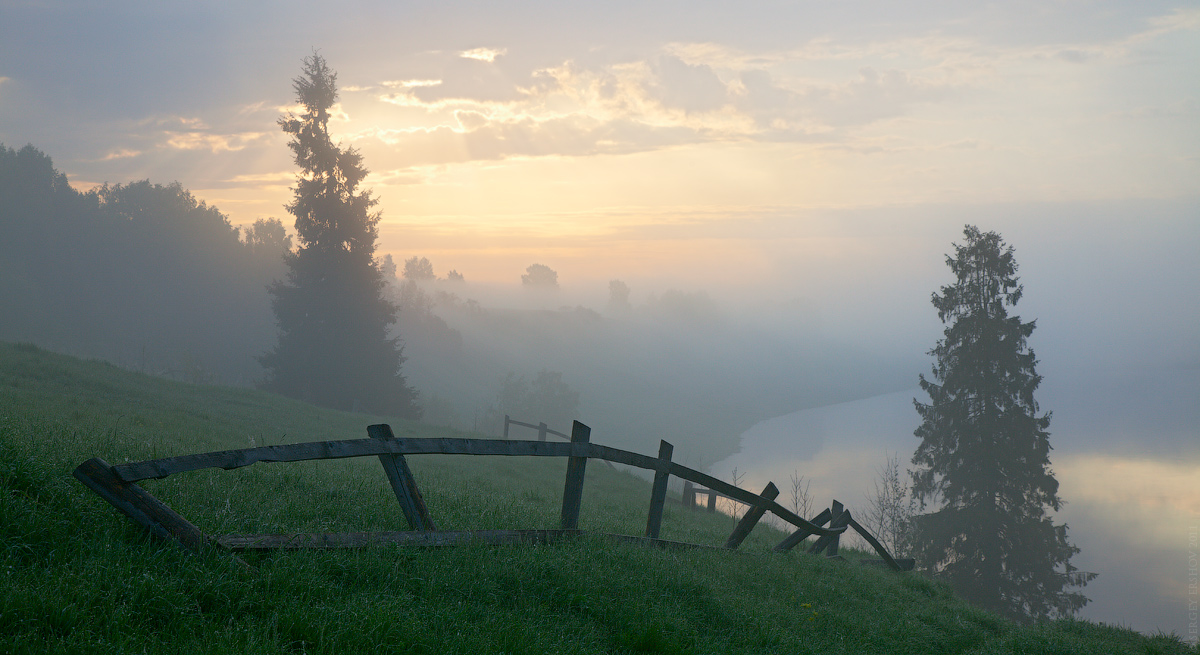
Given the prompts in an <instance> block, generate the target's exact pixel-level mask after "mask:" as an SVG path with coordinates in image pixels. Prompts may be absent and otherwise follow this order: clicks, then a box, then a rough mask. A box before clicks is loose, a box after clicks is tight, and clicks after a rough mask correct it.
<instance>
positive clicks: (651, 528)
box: [646, 441, 675, 539]
mask: <svg viewBox="0 0 1200 655" xmlns="http://www.w3.org/2000/svg"><path fill="white" fill-rule="evenodd" d="M674 450H675V447H674V446H672V445H671V444H669V443H667V442H665V441H659V442H658V470H657V471H655V472H654V487H653V489H651V491H650V515H649V516H647V517H646V536H647V537H650V538H651V539H658V529H659V528H660V527H661V526H662V514H663V504H664V503H665V502H666V500H667V482H668V480H669V478H670V477H671V453H672V452H673V451H674Z"/></svg>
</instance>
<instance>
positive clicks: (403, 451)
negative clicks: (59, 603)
mask: <svg viewBox="0 0 1200 655" xmlns="http://www.w3.org/2000/svg"><path fill="white" fill-rule="evenodd" d="M385 454H395V455H432V454H445V455H507V456H534V457H567V456H570V455H574V454H576V452H575V450H574V449H573V445H572V444H569V443H539V442H537V441H502V440H499V439H450V438H424V439H396V440H394V441H383V440H380V439H346V440H343V441H312V442H306V443H294V444H286V445H280V446H259V447H258V448H243V449H239V450H222V451H216V452H211V453H199V454H195V455H182V456H179V457H166V458H163V459H153V460H148V461H144V462H132V463H129V464H119V465H117V466H114V467H113V471H114V473H116V474H117V476H118V477H120V478H121V479H122V480H124V481H125V482H137V481H139V480H147V479H151V478H165V477H167V476H168V475H174V474H176V473H185V472H188V471H198V470H202V469H209V468H220V469H225V470H230V469H236V468H242V467H244V466H250V465H252V464H258V463H272V462H306V461H311V460H315V459H343V458H347V457H369V456H378V455H385ZM585 454H587V453H586V447H585ZM631 454H634V453H631ZM642 457H645V456H644V455H643V456H642ZM645 459H646V460H647V461H649V462H653V461H655V460H654V458H652V457H645ZM643 468H653V466H648V467H643Z"/></svg>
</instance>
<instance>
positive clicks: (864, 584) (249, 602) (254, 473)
mask: <svg viewBox="0 0 1200 655" xmlns="http://www.w3.org/2000/svg"><path fill="white" fill-rule="evenodd" d="M380 420H384V419H380V418H379V417H370V416H363V415H355V414H348V413H342V412H336V411H332V410H326V409H321V408H315V407H311V406H308V405H303V404H300V403H296V402H294V401H291V400H287V399H283V398H279V397H276V396H272V395H269V394H265V393H260V392H255V391H249V390H245V389H228V388H221V387H205V386H192V385H185V384H180V383H175V382H170V381H166V380H161V379H157V378H151V377H146V376H141V375H137V374H133V373H130V372H127V371H123V370H121V369H118V368H116V367H113V366H110V365H107V364H103V363H99V362H88V361H80V360H77V359H72V358H69V357H65V356H61V355H55V354H53V353H49V352H46V351H42V350H38V349H36V348H33V347H30V346H25V345H16V346H14V345H7V344H0V653H26V652H28V653H35V652H36V653H44V652H50V653H54V652H63V653H90V652H95V653H141V652H150V653H176V652H178V653H188V654H189V655H194V654H197V653H375V652H378V653H408V652H411V653H458V652H461V653H556V652H564V653H575V652H581V653H582V652H594V653H613V652H616V653H640V652H654V653H1014V654H1015V653H1047V654H1049V653H1139V654H1140V653H1196V652H1197V649H1196V648H1194V647H1188V646H1186V645H1184V644H1182V643H1181V642H1180V641H1179V640H1178V639H1176V638H1174V637H1167V636H1159V637H1145V636H1142V635H1139V634H1137V633H1135V632H1132V631H1130V630H1126V629H1122V628H1117V627H1111V626H1104V625H1096V624H1092V623H1088V622H1083V621H1059V622H1053V623H1044V624H1040V625H1035V626H1019V625H1016V624H1013V623H1010V622H1008V621H1005V620H1003V619H1001V618H999V617H997V616H995V615H992V614H989V613H987V612H984V611H981V610H978V609H975V608H972V607H970V606H967V605H965V604H963V603H962V602H960V601H958V600H956V599H955V598H954V597H953V595H952V594H951V593H950V592H949V590H948V589H947V588H946V587H945V586H943V585H941V584H937V583H934V582H932V581H930V580H927V579H925V578H923V577H921V576H919V575H917V574H894V573H891V572H888V571H883V570H877V569H874V568H872V567H863V566H858V565H855V564H850V563H846V562H838V561H828V560H825V559H823V558H820V557H814V556H809V555H805V554H802V553H799V552H794V553H790V554H786V555H785V554H777V553H772V552H770V547H771V546H772V545H773V544H774V543H775V542H776V541H778V539H780V538H781V537H782V535H781V534H780V533H778V532H775V531H773V530H771V529H769V528H768V527H767V526H765V525H760V526H759V528H757V529H756V530H755V532H754V533H753V534H751V536H750V538H749V539H748V540H747V541H746V543H745V544H744V545H743V546H742V548H741V549H740V550H739V551H738V552H723V551H660V550H656V549H647V548H642V547H638V546H633V545H623V544H617V543H613V542H611V541H608V540H604V539H601V538H597V537H583V538H580V539H576V540H571V541H568V542H564V543H560V544H556V545H552V546H484V545H471V546H464V547H458V548H445V549H419V548H376V549H365V550H350V551H326V552H318V551H293V552H275V553H262V554H256V553H248V554H245V555H244V558H245V559H246V560H247V561H248V562H249V563H250V565H251V566H250V569H249V570H245V569H243V568H241V567H240V566H239V565H238V564H237V563H236V562H235V561H234V560H233V559H231V558H230V557H229V556H228V555H227V554H223V553H221V552H212V553H209V554H207V555H204V556H195V555H190V554H188V553H185V552H183V551H182V550H180V549H178V548H176V547H173V546H171V545H169V544H165V543H163V542H159V541H155V540H152V539H150V538H149V537H147V536H146V535H145V534H144V533H143V532H142V531H141V530H140V529H138V528H137V527H136V526H134V525H133V523H132V522H130V521H129V520H127V519H125V518H124V517H123V516H121V515H119V514H118V513H117V512H116V511H115V510H113V509H112V508H111V507H109V506H108V505H107V504H106V503H104V502H103V501H102V500H100V498H99V497H97V496H95V495H94V494H92V493H91V492H90V491H88V490H86V489H85V488H84V487H83V486H82V485H80V484H79V483H78V482H76V481H75V480H74V479H73V478H72V477H71V470H72V469H73V468H74V467H75V466H76V465H78V464H79V463H80V462H82V461H84V460H86V459H88V458H90V457H93V456H99V457H102V458H104V459H105V460H107V461H108V462H110V463H114V464H115V463H119V462H123V461H126V460H129V461H136V460H140V459H147V458H152V457H162V456H169V455H177V454H185V453H191V452H204V451H208V450H215V449H222V448H241V447H247V446H250V445H266V444H274V443H290V442H296V441H312V440H319V439H346V438H356V437H365V436H366V431H365V428H366V426H367V425H368V424H369V423H372V422H377V421H380ZM389 422H391V423H392V426H393V428H394V429H395V431H396V433H397V435H398V436H404V435H406V434H410V435H418V434H419V435H422V436H458V434H457V433H454V432H451V431H448V430H446V429H443V428H433V427H429V426H424V425H420V424H414V423H406V422H403V421H398V420H391V421H389ZM593 439H594V440H595V441H596V442H597V443H604V438H603V435H593ZM645 452H647V453H648V454H650V453H652V448H651V447H649V446H648V447H647V448H646V449H645ZM409 462H410V464H411V466H412V468H413V471H414V474H415V476H416V478H417V481H418V483H419V484H420V485H421V488H422V491H423V493H424V496H425V499H426V501H427V503H428V505H429V508H430V511H431V513H432V515H433V516H434V518H435V520H436V521H437V522H438V526H439V527H440V528H442V529H489V528H555V527H557V525H558V512H559V506H560V494H561V491H562V483H563V475H564V472H565V462H564V461H562V460H558V459H550V458H501V457H452V456H437V457H435V456H421V457H410V458H409ZM143 486H144V487H145V488H146V489H147V490H148V491H150V492H151V493H152V494H154V495H155V496H157V497H158V498H160V499H161V500H163V501H164V502H166V503H167V504H168V505H170V506H172V507H173V508H175V509H176V510H178V511H179V512H180V513H182V514H183V515H184V516H186V517H188V518H189V519H190V520H192V521H193V522H194V523H196V524H197V525H198V526H199V527H200V528H201V529H202V530H204V531H206V532H208V533H212V534H219V533H225V532H280V531H318V530H322V531H352V530H354V531H357V530H398V529H404V524H403V518H402V516H401V515H400V512H399V509H398V507H397V506H396V503H395V498H394V497H393V496H392V495H391V491H390V488H389V487H388V485H387V482H386V480H385V478H384V476H383V473H382V470H381V468H380V466H379V464H378V461H377V460H374V459H372V458H360V459H356V460H340V461H328V462H310V463H300V464H266V465H262V464H260V465H256V466H253V467H248V468H244V469H239V470H236V471H219V470H218V471H202V472H195V473H188V474H180V475H177V476H172V477H170V478H167V479H165V480H157V481H156V480H150V481H146V482H145V483H144V484H143ZM648 499H649V484H648V483H646V482H645V481H644V480H642V479H640V478H637V477H634V476H632V475H629V474H627V473H623V472H616V471H613V470H611V469H609V468H608V467H606V466H603V465H599V464H598V463H593V464H592V465H591V466H589V467H588V477H587V484H586V487H585V490H584V500H583V511H582V517H581V521H580V523H581V527H582V528H584V529H585V530H591V531H607V532H620V533H624V534H640V533H641V532H642V530H643V529H644V526H645V512H646V508H647V506H648ZM731 529H732V521H731V519H730V518H729V517H726V516H723V515H711V514H707V513H704V512H685V511H683V510H682V509H681V508H680V507H679V506H678V505H677V504H676V505H674V506H672V505H670V504H668V508H667V511H666V514H665V516H664V520H663V530H662V537H663V538H666V539H672V540H680V541H692V542H696V543H706V544H720V543H722V542H723V541H724V539H725V537H726V536H727V535H728V533H729V531H730V530H731Z"/></svg>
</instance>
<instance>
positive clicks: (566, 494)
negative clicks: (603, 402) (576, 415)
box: [542, 421, 592, 530]
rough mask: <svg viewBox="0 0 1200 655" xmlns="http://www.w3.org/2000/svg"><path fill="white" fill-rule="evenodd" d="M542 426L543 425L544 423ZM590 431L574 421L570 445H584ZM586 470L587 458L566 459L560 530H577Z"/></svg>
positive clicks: (573, 457)
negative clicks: (565, 478)
mask: <svg viewBox="0 0 1200 655" xmlns="http://www.w3.org/2000/svg"><path fill="white" fill-rule="evenodd" d="M542 425H545V424H544V423H543V424H542ZM591 435H592V429H591V428H589V427H588V426H586V425H584V424H582V423H580V422H579V421H575V422H574V423H573V424H572V425H571V443H572V444H586V443H587V442H588V439H590V438H591ZM586 470H587V456H586V455H585V456H583V457H578V456H575V455H572V456H571V457H569V458H567V481H566V484H564V485H563V502H562V529H563V530H577V529H579V504H580V502H582V500H583V474H584V472H585V471H586Z"/></svg>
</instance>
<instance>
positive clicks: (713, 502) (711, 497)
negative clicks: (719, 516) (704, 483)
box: [708, 489, 717, 512]
mask: <svg viewBox="0 0 1200 655" xmlns="http://www.w3.org/2000/svg"><path fill="white" fill-rule="evenodd" d="M708 511H710V512H716V511H717V495H716V494H715V493H713V490H712V489H709V490H708Z"/></svg>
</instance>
